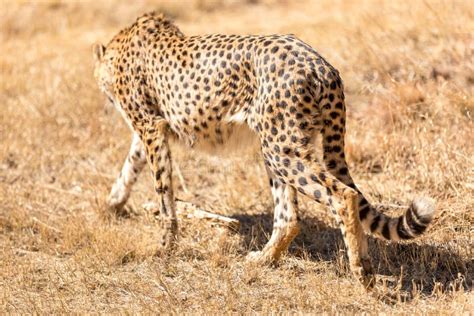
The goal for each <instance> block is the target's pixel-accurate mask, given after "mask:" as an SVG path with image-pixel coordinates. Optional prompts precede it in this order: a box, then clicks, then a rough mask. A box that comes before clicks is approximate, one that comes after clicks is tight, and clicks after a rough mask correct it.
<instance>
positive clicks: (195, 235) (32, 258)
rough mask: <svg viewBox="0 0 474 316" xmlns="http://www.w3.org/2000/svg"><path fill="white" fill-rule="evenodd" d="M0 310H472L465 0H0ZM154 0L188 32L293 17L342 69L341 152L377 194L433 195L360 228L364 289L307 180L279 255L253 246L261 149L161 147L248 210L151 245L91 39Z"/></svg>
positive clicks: (252, 26) (196, 178) (194, 183)
mask: <svg viewBox="0 0 474 316" xmlns="http://www.w3.org/2000/svg"><path fill="white" fill-rule="evenodd" d="M0 6H1V9H0V74H1V76H0V313H2V314H3V313H7V312H8V313H42V314H43V313H44V314H46V313H48V314H49V313H68V312H82V313H89V312H103V313H118V312H126V313H157V312H164V313H184V312H186V313H209V314H221V313H230V312H237V313H251V312H260V313H269V312H288V311H291V312H305V313H311V312H313V313H326V314H335V313H342V314H352V313H369V314H375V313H385V314H455V315H461V314H466V315H467V314H470V313H472V311H473V310H474V295H473V292H472V285H473V284H472V282H473V279H474V252H473V249H474V241H473V237H474V212H473V210H474V159H473V157H474V141H473V139H474V130H473V127H474V124H473V123H474V122H473V115H474V100H473V91H474V63H473V60H474V9H473V4H472V2H471V1H428V0H427V1H422V0H415V1H411V2H410V3H409V4H408V2H407V1H389V0H387V1H382V0H380V1H376V0H373V1H371V0H365V1H364V0H361V1H355V0H351V1H338V0H321V1H299V0H298V1H289V0H288V1H284V0H280V1H277V0H275V1H272V0H262V1H260V0H252V1H251V0H247V1H225V0H215V1H206V0H193V1H133V2H132V1H114V2H111V1H93V2H92V1H91V2H85V1H70V2H60V1H41V2H40V1H38V2H36V1H31V2H29V1H21V2H8V1H6V2H5V1H2V2H1V4H0ZM150 10H160V11H163V12H164V13H166V14H168V15H170V16H171V17H173V18H174V19H175V21H176V23H177V24H178V26H179V27H180V28H181V30H182V31H183V32H184V33H185V34H205V33H216V32H219V33H226V34H232V33H238V34H274V33H293V34H296V35H297V36H298V37H299V38H301V39H302V40H304V41H306V42H307V43H309V44H310V45H312V46H313V47H315V48H316V49H317V50H318V51H319V52H320V53H321V54H322V55H323V56H324V57H326V58H327V60H329V62H331V63H332V64H333V65H334V66H335V67H336V68H338V69H339V70H340V72H341V75H342V78H343V79H344V82H345V86H346V100H347V107H348V135H347V148H346V151H347V157H348V160H349V164H350V167H351V171H352V174H353V176H354V178H355V180H356V183H357V184H358V185H359V186H360V187H361V189H362V190H363V192H364V193H365V194H366V195H367V196H368V197H369V199H370V200H371V201H372V202H374V203H384V204H389V205H391V206H392V207H391V209H390V210H388V211H387V212H389V213H390V214H392V215H393V214H400V213H401V212H402V208H401V207H398V206H406V205H407V204H408V203H409V201H410V200H411V199H412V198H413V197H415V196H417V195H426V196H431V197H433V198H435V199H436V201H437V210H438V213H437V215H436V217H435V220H434V223H433V225H432V226H431V227H430V228H429V230H428V231H427V232H426V234H425V235H423V237H421V238H419V239H417V240H415V241H413V242H409V243H401V244H392V243H386V242H383V241H379V240H375V239H374V238H371V240H370V253H371V255H372V258H373V264H374V268H375V270H376V273H377V275H378V281H377V289H376V291H375V293H374V294H367V293H366V292H365V291H364V290H363V289H362V288H361V286H360V285H358V284H357V282H356V281H355V280H354V278H353V277H352V275H351V274H350V272H349V269H348V264H347V259H346V255H345V250H344V245H343V242H342V237H341V235H340V231H339V230H338V229H337V228H336V225H335V222H334V219H333V218H332V217H331V216H330V212H328V211H327V210H325V209H324V208H322V207H320V206H318V205H316V204H315V203H313V202H311V201H309V200H307V199H304V198H300V200H301V201H302V202H301V217H302V233H301V234H300V235H299V236H298V237H297V238H296V240H295V241H294V242H293V244H292V245H291V248H290V250H289V252H288V254H286V255H285V256H284V257H283V258H282V261H281V262H280V264H279V265H277V266H268V267H260V266H255V265H251V264H248V263H246V261H245V255H246V254H247V253H248V252H249V251H251V250H258V249H261V248H262V247H263V246H264V244H265V242H266V240H268V237H269V234H270V232H271V225H272V201H271V196H270V191H269V188H268V187H267V178H266V174H265V171H264V168H263V166H262V163H261V160H260V159H259V157H258V156H255V155H252V154H243V155H242V156H239V157H231V159H228V160H220V159H218V158H215V157H207V156H204V155H202V154H199V153H194V152H191V151H190V150H183V149H179V148H173V156H174V158H175V166H176V168H178V169H179V171H180V172H181V175H182V177H178V176H177V172H175V178H174V183H175V187H176V192H177V193H176V194H177V196H178V197H180V198H181V199H185V200H188V201H192V202H195V203H197V204H199V205H202V206H203V207H205V208H207V209H209V210H213V211H214V212H217V213H220V214H225V215H227V216H231V217H234V218H237V219H239V220H240V221H241V228H240V230H239V231H238V232H230V231H228V230H226V229H222V228H219V227H215V226H213V225H211V224H210V223H209V222H207V221H203V220H195V219H194V220H192V219H187V218H181V219H180V222H179V224H180V229H179V230H180V240H179V245H178V247H177V249H176V250H175V251H174V252H173V253H171V254H169V255H156V246H157V245H156V241H157V236H158V235H159V231H158V226H159V224H158V223H157V220H156V219H155V217H154V216H153V214H151V213H150V212H147V211H146V210H144V209H143V208H142V204H143V203H144V202H146V201H150V200H153V198H154V193H153V190H152V184H151V178H150V176H149V174H148V173H147V172H144V173H143V174H142V176H141V177H140V179H139V182H138V183H137V185H136V186H135V188H134V192H133V194H132V197H131V199H130V201H129V203H128V209H129V211H130V216H129V217H127V218H116V217H114V216H112V215H111V214H109V213H107V211H106V208H105V199H106V196H107V194H108V191H109V190H110V188H111V185H112V183H113V180H114V178H115V177H116V176H117V175H118V173H119V170H120V167H121V164H122V162H123V160H124V158H125V156H126V154H127V152H128V146H129V143H130V139H131V134H130V132H129V130H128V129H127V127H126V125H125V124H124V122H123V121H122V119H121V117H120V115H119V114H118V113H116V112H115V111H113V109H111V108H108V107H106V106H104V97H103V96H102V95H101V94H100V92H99V90H98V88H97V86H96V83H95V82H94V79H93V75H92V67H93V61H92V54H91V45H92V44H93V43H94V42H103V43H107V42H108V41H109V40H110V39H111V38H112V36H113V35H114V34H115V33H116V32H118V31H119V30H120V29H121V28H123V27H124V26H127V25H129V24H130V23H131V22H133V21H134V20H135V18H136V17H137V16H139V15H140V14H142V13H144V12H147V11H150Z"/></svg>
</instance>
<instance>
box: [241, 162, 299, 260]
mask: <svg viewBox="0 0 474 316" xmlns="http://www.w3.org/2000/svg"><path fill="white" fill-rule="evenodd" d="M267 172H268V175H269V178H270V186H271V190H272V195H273V202H274V205H275V210H274V214H273V231H272V236H271V238H270V240H269V241H268V243H267V244H266V245H265V247H264V248H263V250H262V251H255V252H251V253H250V254H249V255H248V257H247V258H248V260H250V261H255V262H260V263H271V262H276V261H277V260H278V259H279V258H280V256H281V254H282V253H283V252H284V251H286V250H287V249H288V246H289V245H290V243H291V241H292V240H293V239H294V238H295V237H296V235H298V233H299V231H300V229H299V225H298V214H297V212H298V200H297V196H296V190H295V189H294V188H293V187H291V186H289V185H287V184H285V183H283V182H282V181H281V180H279V179H278V178H277V177H275V176H274V174H273V172H272V171H270V170H268V169H267Z"/></svg>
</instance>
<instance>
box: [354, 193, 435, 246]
mask: <svg viewBox="0 0 474 316" xmlns="http://www.w3.org/2000/svg"><path fill="white" fill-rule="evenodd" d="M434 215H435V203H434V200H432V199H430V198H424V197H418V198H415V199H414V200H413V201H412V203H411V205H410V206H409V207H408V209H407V210H406V211H405V214H403V215H401V216H399V217H394V218H391V217H388V216H387V215H384V214H382V213H380V212H379V211H378V210H377V209H375V207H373V206H371V205H365V206H362V207H361V210H360V213H359V217H360V219H361V222H362V226H363V227H364V230H365V231H366V232H370V233H372V234H373V235H375V236H377V237H379V238H383V239H386V240H392V241H399V240H408V239H413V238H415V237H418V236H420V235H421V234H423V232H424V231H425V230H426V228H427V227H428V225H429V224H430V223H431V221H432V220H433V217H434Z"/></svg>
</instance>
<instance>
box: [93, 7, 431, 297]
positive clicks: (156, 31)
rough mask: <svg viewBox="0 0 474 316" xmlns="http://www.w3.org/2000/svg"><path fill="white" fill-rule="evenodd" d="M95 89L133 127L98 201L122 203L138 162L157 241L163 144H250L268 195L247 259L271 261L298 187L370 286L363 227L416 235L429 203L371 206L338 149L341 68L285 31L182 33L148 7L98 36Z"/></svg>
mask: <svg viewBox="0 0 474 316" xmlns="http://www.w3.org/2000/svg"><path fill="white" fill-rule="evenodd" d="M93 55H94V59H95V69H94V76H95V78H96V80H97V82H98V85H99V88H100V90H101V91H102V92H104V93H105V95H106V96H107V97H108V99H109V101H110V102H111V103H113V105H114V106H115V107H116V108H117V109H118V111H119V112H121V114H122V115H123V117H124V119H125V121H126V122H127V123H128V125H129V126H130V128H131V130H132V131H133V140H132V144H131V148H130V152H129V154H128V156H127V158H126V160H125V163H124V165H123V167H122V171H121V173H120V175H119V177H118V178H117V180H116V182H115V184H114V185H113V187H112V190H111V193H110V195H109V199H108V204H109V206H110V207H112V208H116V209H120V208H122V207H123V206H124V204H125V203H126V201H127V199H128V197H129V195H130V190H131V187H132V186H133V184H134V183H135V181H136V180H137V176H138V174H139V173H140V171H141V170H142V169H143V167H144V165H145V164H146V163H148V165H149V167H150V169H151V172H152V175H153V181H154V190H155V191H156V196H157V199H158V205H159V207H160V216H161V221H160V223H161V225H162V229H163V236H162V238H161V241H160V242H161V244H162V245H163V246H165V247H167V246H168V245H170V244H173V243H174V240H175V237H176V234H177V219H176V211H175V199H174V194H173V185H172V172H171V170H172V159H171V152H170V145H169V144H170V142H171V141H177V142H179V143H182V144H185V145H186V146H189V147H192V148H201V149H204V150H205V151H210V150H211V151H212V150H214V149H218V148H222V147H223V146H225V145H226V144H227V143H228V142H230V140H231V139H232V138H235V137H240V138H245V139H247V138H253V139H255V141H256V143H258V144H259V150H260V151H261V155H262V156H263V160H264V163H265V168H266V171H267V173H268V177H269V184H270V187H271V192H272V195H273V201H274V223H273V231H272V235H271V237H270V240H269V241H268V243H267V244H266V245H265V247H264V248H263V250H262V251H259V252H253V253H251V254H249V256H248V257H249V259H250V260H255V261H258V262H269V261H272V262H274V261H276V260H278V259H279V257H280V256H281V254H282V252H283V251H285V250H287V248H288V246H289V244H290V243H291V241H292V240H293V239H294V238H295V236H296V235H297V234H298V232H299V226H298V199H297V196H298V194H303V195H305V196H307V197H309V198H311V199H313V200H314V201H316V202H318V203H321V204H323V205H325V206H327V207H328V209H329V210H330V211H331V212H332V213H333V215H334V216H335V219H336V221H337V223H338V225H339V227H340V229H341V231H342V235H343V239H344V243H345V245H346V248H347V253H348V260H349V266H350V269H351V271H352V273H353V274H354V276H355V278H356V279H357V280H359V281H360V282H361V283H362V284H363V285H364V286H365V287H366V288H371V287H372V286H373V284H374V277H373V270H372V266H371V261H370V258H369V254H368V243H367V235H366V234H365V233H371V234H372V235H374V236H376V237H380V238H382V239H385V240H391V241H400V240H408V239H412V238H414V237H417V236H419V235H421V234H422V233H423V232H424V231H425V229H426V228H427V226H428V224H429V223H430V222H431V221H432V219H433V216H434V213H435V206H434V202H433V201H432V200H431V199H429V198H423V197H420V198H416V199H415V200H414V201H413V202H412V203H411V205H410V206H409V207H408V209H407V210H406V211H405V213H404V214H403V215H402V216H400V217H396V218H391V217H389V216H387V215H385V214H382V213H381V212H379V210H378V209H376V208H375V207H374V206H372V205H371V204H370V203H369V202H368V201H367V199H366V198H365V197H364V195H363V194H362V193H361V191H360V190H359V189H358V188H357V186H356V185H355V184H354V181H353V180H352V177H351V175H350V172H349V169H348V165H347V162H346V158H345V154H344V136H345V123H346V108H345V102H344V92H343V83H342V80H341V78H340V76H339V72H338V71H337V70H336V69H335V68H334V67H333V66H331V65H330V64H329V63H328V62H327V61H326V60H325V59H324V58H323V57H321V56H320V55H319V54H318V53H317V52H316V51H315V50H314V49H313V48H312V47H311V46H309V45H308V44H306V43H304V42H303V41H301V40H299V39H298V38H297V37H295V36H294V35H269V36H256V35H255V36H254V35H246V36H239V35H219V34H211V35H204V36H185V35H184V34H183V33H182V32H181V31H180V30H179V28H178V27H177V26H176V25H175V24H174V23H173V22H172V21H171V20H169V19H168V18H166V17H165V16H163V15H161V14H158V13H155V12H153V13H147V14H145V15H143V16H141V17H139V18H138V19H137V20H136V21H135V22H134V23H133V24H132V25H131V26H129V27H127V28H125V29H123V30H122V31H120V32H119V33H118V34H117V35H116V36H115V37H114V38H113V39H112V40H111V41H110V42H109V43H108V44H107V46H103V45H101V44H96V45H94V47H93Z"/></svg>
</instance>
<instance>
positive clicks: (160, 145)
mask: <svg viewBox="0 0 474 316" xmlns="http://www.w3.org/2000/svg"><path fill="white" fill-rule="evenodd" d="M168 128H169V126H168V123H167V122H166V121H165V120H164V119H163V118H156V117H155V118H150V120H149V122H148V123H147V124H145V126H144V127H143V128H141V129H140V138H141V140H142V143H143V145H144V147H145V152H146V157H147V161H148V164H149V166H150V169H151V172H152V176H153V182H154V189H155V192H156V193H157V195H158V203H157V205H158V206H159V210H160V223H161V228H162V237H161V240H160V242H161V245H162V246H163V247H165V248H168V247H170V246H172V245H173V244H174V241H175V239H176V235H177V230H178V222H177V218H176V210H175V200H174V194H173V184H172V179H171V175H172V167H171V152H170V148H169V144H168Z"/></svg>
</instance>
